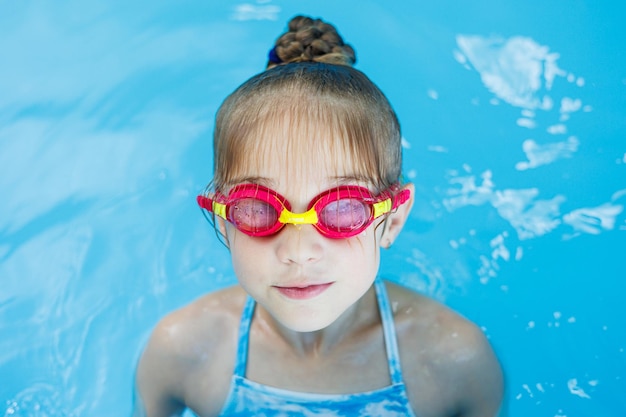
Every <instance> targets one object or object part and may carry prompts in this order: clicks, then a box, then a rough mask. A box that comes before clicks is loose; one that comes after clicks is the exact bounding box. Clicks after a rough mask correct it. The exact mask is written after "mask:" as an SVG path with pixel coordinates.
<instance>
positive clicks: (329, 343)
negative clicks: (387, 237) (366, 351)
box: [254, 285, 380, 357]
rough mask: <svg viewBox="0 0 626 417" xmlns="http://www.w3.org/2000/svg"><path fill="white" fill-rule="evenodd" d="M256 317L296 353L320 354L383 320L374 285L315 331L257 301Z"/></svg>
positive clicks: (257, 321)
mask: <svg viewBox="0 0 626 417" xmlns="http://www.w3.org/2000/svg"><path fill="white" fill-rule="evenodd" d="M254 321H255V322H256V324H257V325H260V326H262V327H263V328H265V329H266V330H268V331H271V332H273V333H275V335H276V336H277V337H278V338H279V339H280V340H282V341H284V343H285V344H286V347H287V348H289V349H291V350H292V351H293V352H294V353H295V354H296V355H301V356H303V357H304V356H309V357H311V356H312V357H316V356H322V355H325V354H327V353H328V352H329V351H330V350H332V349H333V348H334V347H336V346H337V345H339V344H341V343H342V342H344V341H347V340H349V339H350V338H351V337H353V336H355V335H357V334H358V333H359V331H360V330H362V329H364V328H367V327H370V326H371V325H372V324H375V323H380V315H379V312H378V302H377V299H376V290H375V288H374V285H372V287H371V288H370V289H369V290H368V291H367V292H366V293H365V294H364V295H363V297H361V298H360V299H359V300H358V301H357V302H356V303H354V304H353V305H352V306H350V308H348V309H347V310H346V311H345V312H344V313H343V314H342V315H341V316H339V317H338V318H337V320H335V321H334V322H333V323H331V324H330V325H329V326H328V327H325V328H323V329H320V330H317V331H313V332H296V331H293V330H291V329H289V328H287V327H285V326H283V325H282V324H281V323H280V322H278V321H277V320H276V319H274V317H272V316H271V315H270V314H269V313H268V311H267V310H265V309H264V308H263V307H262V306H260V305H258V304H257V308H256V312H255V316H254Z"/></svg>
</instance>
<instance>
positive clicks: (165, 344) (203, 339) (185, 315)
mask: <svg viewBox="0 0 626 417" xmlns="http://www.w3.org/2000/svg"><path fill="white" fill-rule="evenodd" d="M245 300H246V294H245V292H244V290H243V289H242V288H241V287H239V286H233V287H229V288H225V289H222V290H218V291H215V292H212V293H209V294H206V295H204V296H202V297H200V298H198V299H196V300H194V301H192V302H191V303H189V304H187V305H185V306H183V307H181V308H179V309H177V310H175V311H173V312H171V313H169V314H168V315H166V316H165V317H164V318H162V319H161V320H160V321H159V323H158V324H157V325H156V327H155V329H154V331H153V333H152V336H151V340H150V343H151V344H158V345H161V347H162V348H164V349H166V350H168V351H169V353H170V354H171V355H172V356H179V357H180V358H181V359H184V360H186V361H189V360H190V359H194V357H195V356H197V352H198V346H199V345H201V346H202V347H203V349H202V351H203V354H204V355H206V354H210V353H211V352H212V351H215V350H216V349H217V350H220V345H221V343H223V342H224V341H225V340H231V339H232V337H231V336H232V335H234V334H236V333H237V329H238V326H239V320H240V318H241V312H242V309H243V305H244V303H245ZM198 359H201V358H198Z"/></svg>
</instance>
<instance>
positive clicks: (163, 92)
mask: <svg viewBox="0 0 626 417" xmlns="http://www.w3.org/2000/svg"><path fill="white" fill-rule="evenodd" d="M213 3H217V4H210V3H209V2H200V1H188V2H185V3H184V4H180V3H178V4H176V5H174V4H173V3H172V4H171V5H159V4H156V3H155V2H136V3H133V4H127V3H126V2H121V1H107V2H105V1H96V2H90V4H89V5H86V4H85V3H81V2H78V1H75V0H74V1H68V2H65V3H63V4H58V3H55V4H54V5H52V3H49V4H48V3H43V2H9V1H4V2H0V22H1V23H0V51H2V57H3V58H2V65H1V66H0V106H1V107H0V172H1V173H2V175H0V188H1V189H2V191H3V194H4V198H3V201H2V204H0V284H1V286H0V400H2V401H3V403H2V404H3V408H2V411H3V412H4V415H5V416H111V415H125V414H128V412H129V410H130V407H131V388H132V374H133V371H134V366H135V361H136V359H137V357H138V354H139V352H140V350H141V347H142V345H143V343H144V342H145V340H146V337H147V335H148V334H149V332H150V329H151V327H152V326H153V325H154V324H155V323H156V321H157V320H158V319H159V318H160V317H162V316H163V315H164V314H165V313H167V312H168V311H171V310H173V309H175V308H177V307H178V306H181V305H182V304H185V303H187V302H188V301H190V300H191V299H193V298H195V297H197V296H199V295H200V294H203V293H205V292H207V291H212V290H214V289H216V288H220V287H223V286H226V285H230V284H232V283H233V282H234V278H233V273H232V270H231V269H230V266H229V262H228V257H227V252H226V250H225V249H224V248H223V247H222V246H221V245H219V244H218V243H217V242H216V240H215V237H214V236H213V233H212V230H211V229H210V227H209V226H208V225H207V224H205V221H204V219H203V218H202V216H201V215H200V212H199V210H198V209H197V207H196V206H195V201H194V196H195V194H196V193H197V192H198V191H199V190H201V189H202V188H203V187H204V185H205V183H206V182H207V181H208V180H209V179H210V171H211V164H212V160H211V155H210V140H211V129H212V123H213V122H212V119H213V115H214V113H215V110H216V109H217V106H218V105H219V104H220V102H221V100H222V99H223V98H224V97H225V96H226V95H227V94H228V93H229V92H230V91H232V90H233V89H234V88H235V87H236V86H237V85H238V84H239V83H241V82H242V81H243V80H245V79H247V78H248V77H249V76H251V75H252V74H254V73H256V72H259V71H260V70H261V69H262V68H263V66H264V64H265V57H266V51H267V50H268V48H269V47H270V46H271V45H272V43H273V41H274V39H275V37H276V36H277V35H278V34H279V33H281V31H282V30H283V28H284V26H285V22H286V21H287V20H288V19H289V18H290V17H292V16H293V15H295V14H298V13H305V14H310V15H313V16H321V17H323V18H324V19H327V20H328V21H330V22H333V23H335V24H336V25H337V26H338V27H339V29H340V31H341V32H342V34H343V35H344V37H345V38H346V39H347V40H348V41H349V42H350V43H351V44H353V45H354V46H355V47H356V50H357V58H358V62H357V67H358V68H359V69H361V70H363V71H364V72H366V73H367V74H368V75H369V76H370V77H371V78H372V79H373V80H374V81H375V82H376V83H377V84H378V85H379V86H380V87H381V88H382V89H383V91H385V93H386V94H387V95H388V96H389V98H390V100H391V102H392V103H393V104H394V106H395V108H396V111H397V112H398V115H399V117H400V120H401V122H402V125H403V131H404V137H405V167H404V172H405V175H406V177H407V178H408V179H410V180H411V181H413V182H414V183H415V184H416V187H417V190H418V201H417V202H416V205H415V208H414V212H413V214H412V217H411V220H410V222H409V225H408V226H407V228H406V229H405V232H404V234H403V235H402V236H401V238H400V239H399V241H398V242H397V243H396V245H395V246H394V248H393V249H392V250H390V251H385V252H384V254H383V267H382V269H381V270H382V272H383V275H384V276H386V277H389V278H391V279H393V280H396V281H399V282H402V283H404V284H406V285H409V286H411V287H413V288H416V289H419V290H422V291H425V292H427V293H429V294H431V295H432V296H434V297H436V298H438V299H440V300H442V301H444V302H446V303H447V304H448V305H450V306H452V307H454V308H455V309H457V310H459V311H460V312H461V313H462V314H464V315H466V316H468V317H469V318H471V319H472V320H474V321H475V322H476V323H478V324H479V325H480V326H481V327H482V328H483V329H484V331H485V332H486V334H487V335H488V337H489V338H490V340H491V342H492V343H493V345H494V347H495V349H496V350H497V352H498V355H499V356H500V358H501V359H502V361H503V365H504V368H505V371H506V377H507V390H508V392H507V402H508V409H509V415H510V416H513V417H527V416H540V417H541V416H549V417H564V416H567V417H609V416H610V417H618V416H619V417H621V416H624V415H626V396H624V393H625V392H626V380H625V379H626V353H625V352H624V349H625V348H626V330H625V329H626V319H625V317H626V306H625V305H626V303H624V301H623V296H622V295H621V292H622V290H623V289H624V288H625V287H626V286H625V284H624V278H625V277H626V272H625V271H626V256H624V251H625V248H626V213H625V212H624V205H625V204H626V55H624V51H623V39H626V27H625V26H624V25H623V23H622V22H623V21H624V18H625V17H626V10H625V8H626V6H624V5H622V4H621V3H620V4H618V3H615V4H608V3H605V4H603V5H599V4H598V3H597V2H593V1H591V0H587V1H576V2H572V1H554V2H539V1H536V0H534V1H528V2H524V3H523V4H522V3H521V2H514V1H495V0H493V1H491V0H486V1H480V2H472V4H470V2H465V3H461V2H448V1H441V2H409V1H405V2H384V5H383V2H375V1H358V2H357V1H354V0H351V1H344V2H341V4H340V5H338V4H337V3H338V2H331V1H328V0H323V1H317V2H315V4H308V3H307V4H304V3H302V4H299V3H296V2H289V1H285V0H283V1H273V0H272V1H267V0H262V1H257V2H249V3H244V2H219V3H218V2H213Z"/></svg>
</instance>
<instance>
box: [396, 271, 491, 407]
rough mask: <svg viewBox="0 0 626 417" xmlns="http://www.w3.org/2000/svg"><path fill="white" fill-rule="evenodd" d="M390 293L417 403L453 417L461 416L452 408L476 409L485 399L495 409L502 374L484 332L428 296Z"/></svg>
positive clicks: (407, 291)
mask: <svg viewBox="0 0 626 417" xmlns="http://www.w3.org/2000/svg"><path fill="white" fill-rule="evenodd" d="M387 289H388V293H389V300H390V303H391V306H392V309H393V311H394V322H395V326H396V332H397V338H398V346H399V350H400V358H401V362H402V369H403V374H404V378H405V382H406V385H407V389H408V390H409V392H413V395H414V396H415V397H419V398H420V401H417V402H418V403H422V404H426V403H427V404H430V405H432V407H433V408H437V409H441V410H444V409H445V410H446V411H444V412H446V413H450V414H455V413H456V412H458V411H455V409H448V407H453V408H455V407H462V406H463V407H465V406H467V407H469V408H472V407H471V403H472V401H474V399H475V398H480V397H481V396H482V398H488V400H487V401H491V403H493V404H495V403H497V401H498V396H499V395H501V390H502V371H501V368H500V364H499V362H498V359H497V358H496V356H495V354H494V352H493V349H492V347H491V345H490V343H489V341H488V339H487V337H486V335H485V333H484V332H483V331H482V330H481V329H480V327H478V326H477V325H476V324H475V323H473V322H471V321H470V320H468V319H466V318H465V317H463V316H462V315H461V314H459V313H457V312H455V311H454V310H452V309H451V308H449V307H447V306H445V305H444V304H442V303H440V302H439V301H437V300H435V299H433V298H430V297H428V296H426V295H424V294H420V293H417V292H415V291H412V290H410V289H407V288H404V287H401V286H398V285H395V284H391V283H388V284H387ZM477 378H478V379H479V380H481V381H482V382H483V384H482V385H481V386H480V387H476V384H475V383H474V382H475V381H476V380H477ZM439 407H441V408H439Z"/></svg>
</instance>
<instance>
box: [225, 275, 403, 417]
mask: <svg viewBox="0 0 626 417" xmlns="http://www.w3.org/2000/svg"><path fill="white" fill-rule="evenodd" d="M375 287H376V296H377V298H378V308H379V310H380V315H381V318H382V324H383V332H384V337H385V346H386V349H387V362H388V365H389V374H390V376H391V385H389V386H387V387H385V388H381V389H378V390H375V391H368V392H359V393H355V394H338V395H335V394H332V395H331V394H311V393H305V392H295V391H288V390H285V389H280V388H274V387H270V386H267V385H263V384H259V383H257V382H254V381H250V380H249V379H246V377H245V374H246V363H247V359H248V333H249V330H250V323H251V321H252V316H253V314H254V306H255V302H254V300H253V299H251V298H248V301H247V302H246V305H245V307H244V310H243V314H242V316H241V324H240V326H239V347H238V349H237V360H236V363H235V371H234V375H233V378H232V381H231V384H230V392H229V394H228V398H227V400H226V403H225V404H224V407H223V408H222V412H221V413H220V415H221V416H228V417H233V416H240V417H243V416H245V417H250V416H254V417H264V416H265V417H270V416H273V417H279V416H280V417H283V416H284V417H313V416H326V417H344V416H367V417H376V416H384V417H415V414H414V413H413V411H412V409H411V405H410V404H409V400H408V398H407V394H406V389H405V387H404V382H403V381H402V370H401V369H400V357H399V354H398V345H397V341H396V331H395V327H394V323H393V314H392V312H391V308H390V306H389V300H388V298H387V291H386V289H385V285H384V284H383V282H382V281H381V280H380V279H376V281H375Z"/></svg>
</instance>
